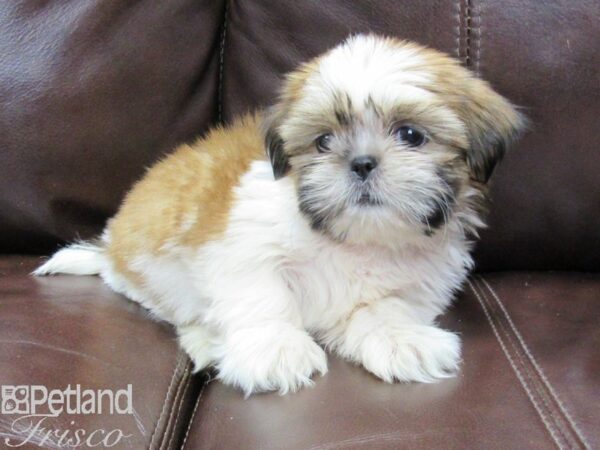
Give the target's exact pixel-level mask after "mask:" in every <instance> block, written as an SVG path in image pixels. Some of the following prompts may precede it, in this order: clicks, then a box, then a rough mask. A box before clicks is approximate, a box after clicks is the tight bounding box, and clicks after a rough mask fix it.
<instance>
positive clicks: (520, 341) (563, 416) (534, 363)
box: [478, 276, 590, 449]
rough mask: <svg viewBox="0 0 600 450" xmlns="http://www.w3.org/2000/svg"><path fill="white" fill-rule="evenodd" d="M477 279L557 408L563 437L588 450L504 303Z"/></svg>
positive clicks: (494, 292) (582, 436) (492, 290)
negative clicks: (496, 306) (562, 425)
mask: <svg viewBox="0 0 600 450" xmlns="http://www.w3.org/2000/svg"><path fill="white" fill-rule="evenodd" d="M478 278H479V279H480V280H481V282H482V283H483V284H484V285H485V286H486V287H487V289H488V291H489V292H490V293H491V294H492V297H493V298H494V300H495V301H496V303H497V304H498V306H499V307H500V310H501V311H502V313H503V314H504V316H505V318H506V322H507V323H508V325H509V327H510V329H511V330H512V332H513V335H514V337H515V338H516V341H517V343H518V345H520V348H521V350H522V352H523V353H524V354H525V357H526V358H527V359H528V360H529V362H530V364H531V366H532V368H533V371H534V372H535V374H536V375H537V377H538V380H539V381H538V382H539V384H540V385H541V389H543V388H544V387H545V391H546V392H545V394H546V395H547V396H548V397H550V398H551V400H553V402H554V403H555V404H556V405H557V406H558V411H557V410H556V409H554V412H553V415H554V416H555V417H557V418H560V419H561V420H562V421H563V422H564V425H565V426H566V428H567V430H565V431H564V433H565V437H566V435H567V434H571V436H570V438H567V439H568V440H569V441H570V442H571V443H575V444H576V445H577V438H579V441H580V443H579V444H580V445H581V446H583V448H586V449H587V448H590V445H589V444H588V442H587V440H586V438H585V436H584V435H583V433H582V432H581V429H580V428H579V426H578V425H577V423H576V422H575V420H574V419H573V418H572V417H571V415H570V414H569V412H568V411H567V409H566V407H565V406H564V404H563V402H562V401H561V400H560V398H559V396H558V394H557V392H556V390H555V389H554V387H553V386H552V385H551V384H550V381H549V380H548V378H547V377H546V375H545V374H544V371H543V370H542V368H541V366H540V365H539V363H538V362H537V360H536V359H535V357H534V356H533V353H532V352H531V350H530V349H529V346H528V345H527V344H526V343H525V339H524V338H523V336H522V335H521V333H520V332H519V331H518V329H517V327H516V325H515V323H514V322H513V320H512V318H511V317H510V314H509V313H508V310H507V309H506V307H505V306H504V303H503V302H502V300H501V299H500V296H499V295H498V294H497V293H496V291H495V290H494V289H493V288H492V286H491V285H490V284H489V283H488V282H487V280H485V279H484V278H483V277H482V276H479V277H478ZM514 345H515V347H516V346H517V344H516V343H515V344H514ZM569 426H570V428H571V430H569V429H568V428H569ZM569 432H570V433H569ZM573 435H574V436H573Z"/></svg>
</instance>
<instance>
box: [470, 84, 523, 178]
mask: <svg viewBox="0 0 600 450" xmlns="http://www.w3.org/2000/svg"><path fill="white" fill-rule="evenodd" d="M465 91H466V92H465V97H464V101H463V102H462V103H463V104H462V106H461V108H460V109H461V111H460V112H461V115H462V116H463V117H464V120H465V122H466V125H467V131H468V133H469V141H470V148H469V149H468V151H467V164H468V165H469V169H470V172H471V178H472V179H473V180H475V181H478V182H480V183H487V182H488V180H489V179H490V177H491V176H492V172H493V171H494V168H495V167H496V165H497V164H498V163H499V162H500V160H501V159H502V157H503V156H504V153H505V151H506V149H507V148H508V147H509V146H510V145H511V144H512V143H513V142H514V141H515V140H516V139H517V138H518V137H519V135H520V134H521V132H522V131H523V129H524V127H525V124H526V119H525V117H524V116H523V115H522V114H521V113H519V112H518V111H517V110H516V108H515V107H514V106H513V105H512V104H511V103H510V102H509V101H508V100H506V99H505V98H504V97H502V96H501V95H499V94H497V93H496V92H494V90H493V89H492V88H491V87H490V86H489V85H488V84H487V83H486V82H485V81H483V80H479V79H471V80H470V82H469V83H468V87H467V89H466V90H465Z"/></svg>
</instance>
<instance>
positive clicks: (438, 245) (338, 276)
mask: <svg viewBox="0 0 600 450" xmlns="http://www.w3.org/2000/svg"><path fill="white" fill-rule="evenodd" d="M522 126H523V118H522V117H521V115H520V114H519V113H518V112H517V111H516V110H515V108H514V107H513V106H512V105H511V104H510V103H509V102H508V101H507V100H505V99H504V98H503V97H501V96H500V95H498V94H496V93H495V92H494V91H493V90H492V89H491V88H490V86H489V85H488V84H487V83H486V82H484V81H482V80H480V79H478V78H477V77H475V76H474V75H473V74H471V73H470V72H469V71H468V70H466V69H465V68H463V67H461V66H460V65H459V63H458V62H457V61H455V60H454V59H452V58H450V57H448V56H446V55H444V54H442V53H440V52H437V51H434V50H431V49H427V48H424V47H421V46H419V45H416V44H413V43H409V42H405V41H399V40H396V39H391V38H382V37H377V36H374V35H359V36H354V37H350V38H349V39H348V40H346V41H345V42H344V43H342V44H341V45H339V46H337V47H335V48H333V49H332V50H330V51H328V52H327V53H325V54H324V55H322V56H320V57H317V58H315V59H313V60H312V61H310V62H308V63H306V64H303V65H301V66H300V67H299V68H298V69H297V70H296V71H294V72H292V73H291V74H289V75H288V76H287V78H286V79H285V82H284V84H283V89H282V90H281V93H280V96H279V99H278V101H277V103H276V104H275V106H274V107H272V109H270V110H268V111H266V112H264V113H262V114H257V115H250V116H246V117H244V118H242V119H240V120H238V121H236V122H235V123H233V124H232V125H231V126H230V127H227V128H217V129H215V130H213V131H211V132H210V133H209V134H208V135H207V136H206V137H205V138H204V139H201V140H199V141H197V142H196V143H194V144H192V145H182V146H181V147H179V148H178V149H177V150H176V151H175V152H174V153H173V154H171V155H170V156H168V157H167V158H165V159H164V160H163V161H160V162H159V163H157V164H156V165H155V166H154V167H152V168H151V169H150V170H149V171H148V173H147V174H146V176H145V177H144V178H143V179H142V180H141V181H139V182H138V183H137V184H136V185H135V186H134V187H133V189H132V190H131V191H130V192H129V194H128V195H127V197H126V198H125V200H124V202H123V204H122V206H121V208H120V210H119V212H118V213H117V215H116V216H115V217H114V218H112V219H111V220H110V222H109V223H108V226H107V227H106V229H105V231H104V233H103V235H102V237H101V238H100V239H99V240H97V241H96V242H92V243H79V244H75V245H71V246H69V247H67V248H65V249H63V250H60V251H59V252H58V253H56V254H55V255H54V256H53V257H52V258H51V259H50V260H49V261H48V262H46V263H45V264H44V265H42V266H41V267H40V268H39V269H38V270H36V271H35V272H34V273H35V274H36V275H46V274H54V273H71V274H100V275H101V277H102V278H103V279H104V281H105V282H106V283H107V284H108V285H109V286H110V287H111V288H112V289H114V290H115V291H117V292H120V293H122V294H124V295H126V296H127V297H129V298H131V299H133V300H135V301H137V302H139V303H140V304H142V305H143V306H144V307H146V308H147V309H149V310H150V311H151V312H152V313H153V314H154V315H156V316H157V317H158V318H160V319H162V320H166V321H169V322H171V323H172V324H174V325H175V327H176V328H177V331H178V335H179V340H180V343H181V345H182V347H183V348H184V349H185V350H186V352H187V353H188V354H189V356H190V358H191V359H192V360H193V362H194V364H195V368H196V370H200V369H203V368H205V367H207V366H214V367H215V368H216V370H217V372H218V377H219V378H220V379H221V380H222V381H223V382H225V383H227V384H230V385H233V386H236V387H238V388H240V389H242V390H243V391H244V392H245V393H246V394H247V395H248V394H250V393H254V392H259V391H271V390H276V391H279V392H280V393H282V394H283V393H286V392H289V391H296V390H298V389H299V388H301V387H302V386H306V385H311V384H312V381H311V377H312V376H313V375H315V374H325V373H326V371H327V358H326V355H325V352H324V350H323V347H325V348H327V349H329V350H330V351H331V352H335V353H337V354H338V355H340V356H342V357H343V358H346V359H347V360H349V361H352V362H354V363H357V364H361V365H362V366H364V368H365V369H367V370H368V371H370V372H371V373H373V374H375V375H376V376H377V377H379V378H381V379H383V380H385V381H387V382H394V381H420V382H431V381H433V380H435V379H439V378H444V377H448V376H451V375H452V374H454V373H455V372H456V370H457V368H458V366H459V361H460V341H459V338H458V337H457V336H456V334H453V333H451V332H449V331H445V330H442V329H440V328H438V327H437V326H436V324H435V319H436V317H437V316H438V315H439V314H441V313H442V312H443V311H444V309H445V308H446V307H447V306H448V305H449V303H450V301H451V299H452V297H453V295H454V294H455V292H456V291H457V290H458V289H459V288H460V287H461V285H462V283H463V282H464V281H465V278H466V276H467V274H468V272H469V269H470V268H471V267H472V265H473V261H472V259H471V256H470V254H469V252H470V250H471V247H472V239H473V238H474V237H476V236H477V229H478V228H479V227H482V226H483V225H484V223H483V222H482V215H483V213H484V209H485V203H486V191H487V187H486V185H487V182H488V179H489V178H490V175H491V174H492V171H493V169H494V166H495V165H496V164H497V163H498V161H499V160H500V159H501V157H502V155H503V153H504V151H505V148H506V147H507V146H508V145H509V144H510V143H511V141H512V140H513V139H514V137H515V136H516V135H517V134H518V132H519V130H520V129H521V128H522Z"/></svg>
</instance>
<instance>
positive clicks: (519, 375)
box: [467, 280, 563, 449]
mask: <svg viewBox="0 0 600 450" xmlns="http://www.w3.org/2000/svg"><path fill="white" fill-rule="evenodd" d="M467 283H468V285H469V287H470V288H471V291H473V293H474V294H475V297H476V299H477V301H478V302H479V304H480V306H481V309H482V310H483V313H484V315H485V317H486V319H487V321H488V323H489V325H490V327H491V328H492V331H493V333H494V335H495V337H496V340H497V341H498V344H500V347H501V349H502V351H503V352H504V355H505V356H506V359H507V360H508V363H509V364H510V366H511V367H512V369H513V372H514V373H515V375H516V376H517V379H518V380H519V383H520V384H521V387H523V390H524V391H525V393H526V395H527V397H528V398H529V400H530V401H531V404H532V405H533V407H534V408H535V410H536V412H537V413H538V415H539V417H540V419H541V420H542V423H543V424H544V427H545V428H546V430H547V431H548V432H549V433H550V437H551V438H552V440H553V441H554V443H555V444H556V446H557V447H558V448H559V449H562V448H563V447H562V445H561V444H560V442H559V439H558V437H557V436H556V430H555V429H554V427H553V426H552V424H551V423H550V422H549V420H548V417H547V416H546V414H545V413H544V412H543V411H542V410H541V408H540V405H539V404H538V401H537V400H536V398H535V397H534V396H533V393H532V392H531V389H530V387H529V386H528V385H527V383H526V382H525V380H524V379H523V374H522V373H521V371H520V370H519V368H518V367H517V365H516V364H515V361H514V360H513V357H512V356H511V354H510V352H509V351H508V349H507V347H506V344H505V343H504V340H503V339H502V337H501V336H500V332H499V331H498V328H497V327H496V324H495V323H494V319H493V318H492V316H491V314H490V311H489V309H488V306H487V304H486V303H487V302H485V301H484V300H483V298H482V296H481V295H480V294H479V292H477V290H476V289H475V286H474V283H471V281H470V280H467Z"/></svg>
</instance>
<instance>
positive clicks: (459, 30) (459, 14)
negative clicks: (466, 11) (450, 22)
mask: <svg viewBox="0 0 600 450" xmlns="http://www.w3.org/2000/svg"><path fill="white" fill-rule="evenodd" d="M454 5H455V8H456V18H455V20H456V26H455V27H454V34H456V57H457V58H459V59H462V36H463V7H462V5H463V0H457V1H456V3H455V4H454Z"/></svg>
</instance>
